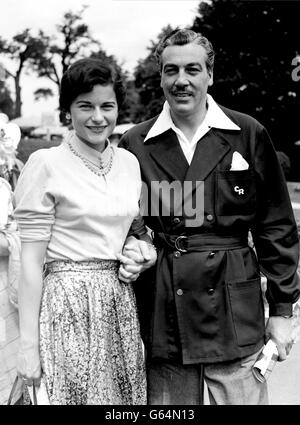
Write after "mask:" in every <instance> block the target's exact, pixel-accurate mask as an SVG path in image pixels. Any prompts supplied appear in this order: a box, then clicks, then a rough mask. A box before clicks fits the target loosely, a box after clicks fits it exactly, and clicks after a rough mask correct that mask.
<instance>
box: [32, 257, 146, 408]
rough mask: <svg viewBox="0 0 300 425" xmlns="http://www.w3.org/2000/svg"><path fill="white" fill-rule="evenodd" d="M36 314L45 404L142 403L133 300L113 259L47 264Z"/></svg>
mask: <svg viewBox="0 0 300 425" xmlns="http://www.w3.org/2000/svg"><path fill="white" fill-rule="evenodd" d="M47 269H48V271H47V275H46V277H45V279H44V285H43V296H42V305H41V313H40V352H41V363H42V369H43V379H44V382H45V383H46V388H47V392H48V396H49V400H50V403H51V404H59V405H86V404H89V405H91V404H97V405H115V404H119V405H140V404H146V375H145V365H144V352H143V344H142V341H141V337H140V329H139V322H138V317H137V308H136V301H135V296H134V292H133V288H132V286H131V285H130V284H125V283H123V282H120V281H119V279H118V263H117V262H116V261H110V260H103V261H85V262H67V261H55V262H52V263H49V264H48V267H47Z"/></svg>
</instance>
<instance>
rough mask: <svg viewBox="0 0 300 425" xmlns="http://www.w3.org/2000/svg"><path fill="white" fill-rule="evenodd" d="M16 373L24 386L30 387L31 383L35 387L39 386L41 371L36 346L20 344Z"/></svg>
mask: <svg viewBox="0 0 300 425" xmlns="http://www.w3.org/2000/svg"><path fill="white" fill-rule="evenodd" d="M17 373H18V375H19V376H20V377H21V378H22V379H23V381H24V383H25V384H26V385H29V386H31V385H32V384H33V383H34V384H35V385H36V386H39V385H40V381H41V374H42V369H41V362H40V355H39V348H38V346H37V345H28V344H22V343H20V347H19V352H18V359H17Z"/></svg>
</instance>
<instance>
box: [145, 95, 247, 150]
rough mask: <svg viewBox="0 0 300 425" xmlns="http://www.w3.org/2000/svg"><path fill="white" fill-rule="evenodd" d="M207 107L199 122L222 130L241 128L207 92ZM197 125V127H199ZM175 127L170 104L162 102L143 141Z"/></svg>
mask: <svg viewBox="0 0 300 425" xmlns="http://www.w3.org/2000/svg"><path fill="white" fill-rule="evenodd" d="M207 104H208V109H207V113H206V116H205V118H204V121H203V122H202V123H201V124H200V126H202V125H206V126H208V127H214V128H220V129H222V130H240V129H241V128H240V127H239V126H238V125H236V124H235V123H234V122H233V121H232V120H231V119H230V118H229V117H228V116H227V115H226V114H225V113H224V112H223V111H222V109H221V108H220V106H219V105H218V104H217V103H216V102H215V101H214V99H213V98H212V96H211V95H209V94H207ZM200 126H199V127H200ZM172 128H173V129H174V128H176V127H175V125H174V123H173V121H172V118H171V114H170V106H169V104H168V102H165V103H164V106H163V110H162V112H161V113H160V114H159V116H158V118H157V120H156V121H155V123H154V125H153V126H152V127H151V128H150V130H149V132H148V133H147V135H146V137H145V140H144V142H146V140H148V139H150V138H152V137H156V136H159V135H160V134H162V133H164V132H165V131H167V130H169V129H172Z"/></svg>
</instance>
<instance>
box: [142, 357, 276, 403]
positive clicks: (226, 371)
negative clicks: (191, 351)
mask: <svg viewBox="0 0 300 425" xmlns="http://www.w3.org/2000/svg"><path fill="white" fill-rule="evenodd" d="M258 353H259V352H257V353H255V354H252V355H250V356H247V357H245V358H243V359H239V360H235V361H230V362H223V363H215V364H196V365H181V364H179V363H175V362H171V361H170V362H168V361H164V360H151V361H149V360H148V362H147V372H148V404H149V405H158V404H161V405H180V404H181V405H201V404H204V403H203V393H204V381H205V383H206V385H207V389H208V396H209V402H210V404H211V405H267V404H269V401H268V391H267V384H266V383H261V382H259V381H258V380H257V379H256V378H255V377H254V375H253V372H252V366H253V364H254V362H255V360H256V358H257V356H258Z"/></svg>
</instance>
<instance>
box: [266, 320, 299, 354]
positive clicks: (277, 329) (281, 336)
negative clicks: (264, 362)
mask: <svg viewBox="0 0 300 425" xmlns="http://www.w3.org/2000/svg"><path fill="white" fill-rule="evenodd" d="M266 337H267V339H272V340H273V341H274V342H275V344H276V345H277V350H278V355H279V357H278V360H279V361H283V360H286V358H287V356H288V355H289V353H290V351H291V348H292V346H293V344H294V341H293V339H292V319H291V318H285V317H282V316H271V317H270V318H269V320H268V323H267V327H266Z"/></svg>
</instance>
